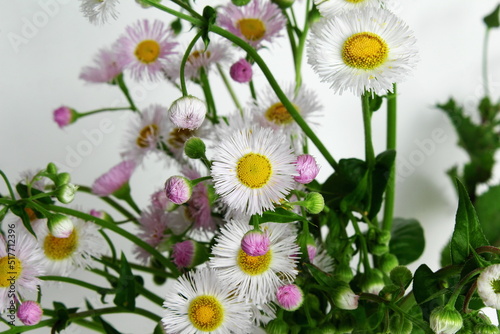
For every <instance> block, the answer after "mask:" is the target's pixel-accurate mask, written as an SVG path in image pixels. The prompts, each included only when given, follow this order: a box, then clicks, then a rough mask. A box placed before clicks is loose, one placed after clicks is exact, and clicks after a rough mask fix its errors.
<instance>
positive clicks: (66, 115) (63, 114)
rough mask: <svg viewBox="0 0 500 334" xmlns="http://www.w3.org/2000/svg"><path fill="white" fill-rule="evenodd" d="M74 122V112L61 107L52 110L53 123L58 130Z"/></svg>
mask: <svg viewBox="0 0 500 334" xmlns="http://www.w3.org/2000/svg"><path fill="white" fill-rule="evenodd" d="M75 120H76V113H75V111H74V110H72V109H70V108H68V107H65V106H62V107H59V108H57V109H56V110H54V121H55V122H56V123H57V125H59V127H60V128H63V127H65V126H66V125H69V124H71V123H73V122H74V121H75Z"/></svg>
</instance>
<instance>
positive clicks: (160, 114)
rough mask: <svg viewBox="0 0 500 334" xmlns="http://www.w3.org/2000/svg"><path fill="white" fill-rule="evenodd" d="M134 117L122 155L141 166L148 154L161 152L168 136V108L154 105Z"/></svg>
mask: <svg viewBox="0 0 500 334" xmlns="http://www.w3.org/2000/svg"><path fill="white" fill-rule="evenodd" d="M132 117H133V119H132V122H131V123H132V124H131V125H130V128H129V130H128V138H127V140H126V142H125V147H124V149H123V151H122V153H121V155H122V157H124V158H125V159H130V160H134V161H135V162H136V163H137V164H139V163H141V162H142V160H143V159H144V157H145V156H146V155H147V154H149V153H152V152H154V153H159V152H160V148H159V145H160V142H161V141H162V139H163V138H165V137H166V136H167V132H166V129H167V122H168V118H167V108H165V107H163V106H161V105H159V104H153V105H150V106H149V107H147V108H145V109H144V110H143V112H142V113H140V114H136V113H134V114H133V115H132Z"/></svg>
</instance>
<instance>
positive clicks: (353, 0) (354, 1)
mask: <svg viewBox="0 0 500 334" xmlns="http://www.w3.org/2000/svg"><path fill="white" fill-rule="evenodd" d="M345 1H347V2H350V3H360V2H363V1H365V0H345Z"/></svg>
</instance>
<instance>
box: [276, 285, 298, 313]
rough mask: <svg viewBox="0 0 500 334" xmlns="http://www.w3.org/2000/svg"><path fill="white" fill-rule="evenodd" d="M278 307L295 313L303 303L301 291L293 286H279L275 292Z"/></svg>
mask: <svg viewBox="0 0 500 334" xmlns="http://www.w3.org/2000/svg"><path fill="white" fill-rule="evenodd" d="M276 300H277V302H278V305H279V306H281V307H282V308H283V309H285V310H287V311H295V310H296V309H298V308H299V307H300V306H302V303H303V302H304V293H303V292H302V289H301V288H300V287H299V286H297V285H295V284H287V285H283V286H280V287H279V288H278V290H277V291H276Z"/></svg>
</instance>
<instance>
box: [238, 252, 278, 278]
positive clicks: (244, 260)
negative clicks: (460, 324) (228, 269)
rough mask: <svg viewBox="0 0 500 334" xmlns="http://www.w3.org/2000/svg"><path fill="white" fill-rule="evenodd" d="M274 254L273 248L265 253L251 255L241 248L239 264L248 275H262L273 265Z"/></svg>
mask: <svg viewBox="0 0 500 334" xmlns="http://www.w3.org/2000/svg"><path fill="white" fill-rule="evenodd" d="M271 259H272V254H271V250H269V251H267V253H266V254H264V255H259V256H251V255H248V254H247V253H245V251H244V250H242V249H240V251H239V253H238V259H237V260H236V261H237V262H238V265H239V266H240V268H241V270H242V271H243V272H244V273H245V274H248V275H251V276H255V275H260V274H262V273H264V272H265V271H267V270H268V269H269V266H270V265H271Z"/></svg>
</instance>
